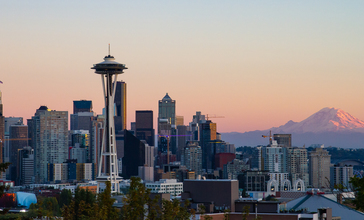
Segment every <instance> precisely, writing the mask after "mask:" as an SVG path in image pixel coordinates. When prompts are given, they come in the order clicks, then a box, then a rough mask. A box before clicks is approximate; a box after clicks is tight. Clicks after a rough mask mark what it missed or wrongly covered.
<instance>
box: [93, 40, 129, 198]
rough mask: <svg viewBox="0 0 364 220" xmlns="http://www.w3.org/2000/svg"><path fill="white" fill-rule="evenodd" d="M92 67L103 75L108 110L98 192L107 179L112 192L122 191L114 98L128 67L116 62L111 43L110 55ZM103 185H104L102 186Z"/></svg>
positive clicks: (99, 165) (101, 153)
mask: <svg viewBox="0 0 364 220" xmlns="http://www.w3.org/2000/svg"><path fill="white" fill-rule="evenodd" d="M91 69H94V70H95V73H96V74H100V75H101V81H102V88H103V91H104V100H105V110H106V115H105V123H104V135H103V142H102V145H101V152H100V157H99V163H98V173H97V178H96V180H97V193H100V192H101V191H102V190H103V189H104V188H105V182H106V181H110V182H111V192H113V193H115V192H119V191H120V187H119V182H120V181H121V180H122V178H121V177H120V176H119V171H118V160H117V151H116V140H115V124H114V115H115V113H114V98H115V90H116V80H117V76H118V75H119V74H122V73H123V70H124V69H128V68H127V67H126V66H125V64H121V63H118V62H116V61H115V58H114V57H113V56H111V55H110V44H109V55H107V56H105V58H104V61H103V62H101V63H98V64H94V65H93V67H91ZM101 185H102V187H100V186H101Z"/></svg>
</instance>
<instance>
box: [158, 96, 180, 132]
mask: <svg viewBox="0 0 364 220" xmlns="http://www.w3.org/2000/svg"><path fill="white" fill-rule="evenodd" d="M161 119H167V121H166V122H167V123H160V120H161ZM175 120H176V101H175V100H172V99H171V97H169V95H168V93H167V94H166V95H165V96H164V97H163V99H162V100H159V102H158V134H161V135H163V134H162V133H163V130H166V131H168V130H170V129H171V127H172V126H174V125H175ZM161 122H164V120H162V121H161Z"/></svg>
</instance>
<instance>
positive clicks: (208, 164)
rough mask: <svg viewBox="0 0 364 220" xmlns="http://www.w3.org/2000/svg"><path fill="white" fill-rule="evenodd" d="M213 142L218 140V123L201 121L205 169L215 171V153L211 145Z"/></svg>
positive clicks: (200, 137)
mask: <svg viewBox="0 0 364 220" xmlns="http://www.w3.org/2000/svg"><path fill="white" fill-rule="evenodd" d="M213 140H216V123H212V122H211V121H210V120H207V121H200V123H199V141H200V146H201V148H202V168H203V169H213V165H214V164H213V160H214V157H215V152H214V149H213V148H212V145H211V144H210V142H211V141H213Z"/></svg>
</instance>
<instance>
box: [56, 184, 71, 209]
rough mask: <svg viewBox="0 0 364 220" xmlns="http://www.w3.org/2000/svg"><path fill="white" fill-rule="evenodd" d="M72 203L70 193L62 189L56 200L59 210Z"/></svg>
mask: <svg viewBox="0 0 364 220" xmlns="http://www.w3.org/2000/svg"><path fill="white" fill-rule="evenodd" d="M71 201H72V192H71V190H68V189H63V190H62V191H61V195H60V196H59V199H58V204H59V208H60V209H62V208H63V206H64V205H69V204H70V203H71Z"/></svg>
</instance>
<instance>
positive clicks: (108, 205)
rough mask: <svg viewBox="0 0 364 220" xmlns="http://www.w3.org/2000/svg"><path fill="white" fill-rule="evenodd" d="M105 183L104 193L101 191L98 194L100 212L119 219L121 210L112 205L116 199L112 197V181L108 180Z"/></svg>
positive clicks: (109, 217)
mask: <svg viewBox="0 0 364 220" xmlns="http://www.w3.org/2000/svg"><path fill="white" fill-rule="evenodd" d="M105 184H106V188H105V190H104V191H103V192H102V193H99V195H98V196H97V203H98V205H99V212H100V214H101V215H102V216H105V217H106V218H107V219H117V218H118V216H119V211H118V209H116V208H115V207H113V206H112V205H113V204H114V202H115V199H113V198H111V183H110V181H107V182H106V183H105Z"/></svg>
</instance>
